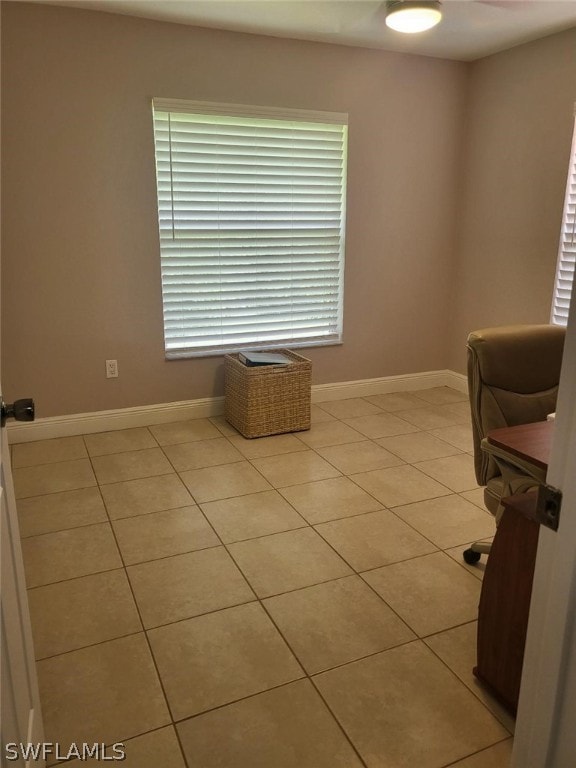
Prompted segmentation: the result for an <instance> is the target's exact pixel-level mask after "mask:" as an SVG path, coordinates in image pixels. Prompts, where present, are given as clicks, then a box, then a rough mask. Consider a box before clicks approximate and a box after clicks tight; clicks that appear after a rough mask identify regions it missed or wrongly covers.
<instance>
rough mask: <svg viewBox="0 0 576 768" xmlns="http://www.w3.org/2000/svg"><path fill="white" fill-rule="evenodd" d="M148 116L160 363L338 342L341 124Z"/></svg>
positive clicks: (233, 112) (304, 115) (180, 105)
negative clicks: (163, 348) (163, 353)
mask: <svg viewBox="0 0 576 768" xmlns="http://www.w3.org/2000/svg"><path fill="white" fill-rule="evenodd" d="M153 111H154V139H155V146H156V176H157V186H158V215H159V228H160V255H161V264H162V294H163V303H164V338H165V346H166V355H167V357H189V356H192V355H206V354H214V353H217V354H221V353H223V352H225V351H231V350H234V349H239V348H241V347H243V348H247V347H248V348H258V347H271V346H279V345H290V346H309V345H313V344H330V343H338V342H339V341H341V336H342V301H343V272H344V220H345V187H346V139H347V125H346V123H347V119H346V115H341V114H332V113H316V112H302V111H300V110H298V111H293V110H290V111H286V110H283V111H280V110H270V109H263V108H262V109H260V108H252V107H241V106H236V105H224V106H220V105H212V104H206V103H198V102H182V101H172V100H170V101H168V100H160V99H154V102H153Z"/></svg>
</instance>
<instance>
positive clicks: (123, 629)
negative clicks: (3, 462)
mask: <svg viewBox="0 0 576 768" xmlns="http://www.w3.org/2000/svg"><path fill="white" fill-rule="evenodd" d="M12 459H13V468H14V469H13V473H14V481H15V488H16V495H17V499H18V511H19V516H20V524H21V534H22V538H23V542H22V543H23V551H24V559H25V567H26V576H27V583H28V588H29V597H30V608H31V614H32V623H33V631H34V639H35V648H36V657H37V660H38V673H39V681H40V690H41V699H42V705H43V710H44V720H45V726H46V738H47V740H49V741H52V742H59V743H60V744H61V745H68V744H69V743H71V742H89V743H92V742H100V743H105V744H108V745H111V744H113V743H115V742H119V741H122V742H124V743H125V747H126V755H127V759H126V761H125V763H124V764H125V765H126V766H127V768H185V767H186V766H187V768H361V766H364V767H365V768H414V766H418V768H444V766H453V767H458V768H504V767H505V766H507V765H508V762H509V758H510V753H511V744H512V737H511V734H512V731H513V721H512V720H511V718H509V717H508V716H507V715H506V714H505V713H504V712H503V711H502V710H501V708H500V707H499V706H498V705H497V704H496V703H495V702H494V701H493V700H492V699H491V698H490V696H489V695H488V694H487V693H486V692H485V691H483V690H482V688H481V687H480V686H479V685H478V684H477V683H476V682H475V680H474V678H473V676H472V673H471V669H472V666H473V664H474V654H475V627H476V625H475V618H476V614H477V604H478V597H479V593H480V586H481V578H482V566H478V567H468V566H465V565H464V563H463V562H462V559H461V552H462V549H463V547H465V546H466V545H467V544H469V543H470V542H471V541H473V540H475V539H479V538H480V539H483V538H489V537H491V536H492V534H493V532H494V521H493V518H492V517H491V516H490V515H489V514H488V513H487V512H486V511H485V510H484V507H483V504H482V491H481V490H480V489H478V488H477V486H476V482H475V478H474V473H473V468H472V443H471V435H470V428H469V426H468V405H467V403H466V399H465V396H464V395H462V394H460V393H458V392H456V391H455V390H451V389H448V388H446V387H440V388H435V389H429V390H424V391H419V392H413V393H405V392H403V393H394V394H386V395H378V396H375V397H368V398H355V399H348V400H340V401H336V402H328V403H322V404H320V405H314V406H313V425H312V429H311V430H310V431H309V432H302V433H298V434H292V435H280V436H276V437H268V438H261V439H259V440H245V439H244V438H243V437H241V436H240V435H238V433H237V432H236V431H235V430H234V429H232V428H231V427H230V426H229V425H228V424H226V422H225V421H224V419H223V418H222V417H217V418H213V419H197V420H193V421H187V422H181V423H170V424H162V425H158V426H152V427H150V428H138V429H128V430H122V431H117V432H108V433H102V434H95V435H86V436H85V437H69V438H61V439H56V440H45V441H42V442H37V443H28V444H19V445H15V446H13V448H12ZM72 764H78V762H77V761H76V762H75V763H74V761H73V763H72Z"/></svg>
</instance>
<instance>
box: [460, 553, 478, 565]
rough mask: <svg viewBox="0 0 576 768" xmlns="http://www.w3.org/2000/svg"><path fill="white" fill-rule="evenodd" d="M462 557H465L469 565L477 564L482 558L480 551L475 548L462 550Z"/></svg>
mask: <svg viewBox="0 0 576 768" xmlns="http://www.w3.org/2000/svg"><path fill="white" fill-rule="evenodd" d="M462 557H463V558H464V562H465V563H468V565H476V563H477V562H478V561H479V560H480V552H474V550H473V549H465V550H464V552H462Z"/></svg>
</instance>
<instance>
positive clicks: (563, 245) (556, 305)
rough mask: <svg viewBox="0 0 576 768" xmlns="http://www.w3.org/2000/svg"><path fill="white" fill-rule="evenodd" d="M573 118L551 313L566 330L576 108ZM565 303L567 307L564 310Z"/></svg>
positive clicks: (575, 223)
mask: <svg viewBox="0 0 576 768" xmlns="http://www.w3.org/2000/svg"><path fill="white" fill-rule="evenodd" d="M574 117H575V120H574V132H573V136H572V146H571V149H570V160H569V163H568V178H567V181H566V192H565V195H564V207H563V210H562V226H561V228H560V242H559V246H558V260H557V262H556V274H555V277H554V289H553V292H552V309H551V312H550V323H551V324H553V325H559V326H562V327H566V326H567V324H568V317H569V314H570V305H571V301H572V297H573V296H574V283H575V275H574V273H575V271H576V104H575V105H574ZM567 273H568V274H570V278H569V279H567V277H566V274H567ZM567 282H569V284H570V288H569V295H568V297H566V296H562V295H561V292H563V293H566V292H567V291H568V288H567V287H566V283H567ZM563 283H564V285H563ZM566 302H567V304H568V306H567V307H566V306H565V304H566Z"/></svg>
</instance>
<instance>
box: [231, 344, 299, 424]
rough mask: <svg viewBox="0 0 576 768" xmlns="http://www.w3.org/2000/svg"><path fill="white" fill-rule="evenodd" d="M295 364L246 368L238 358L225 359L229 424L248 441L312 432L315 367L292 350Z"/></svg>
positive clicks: (284, 352) (280, 350)
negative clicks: (306, 431)
mask: <svg viewBox="0 0 576 768" xmlns="http://www.w3.org/2000/svg"><path fill="white" fill-rule="evenodd" d="M274 351H277V352H281V353H282V354H284V355H286V357H289V358H291V359H292V360H293V361H294V362H292V363H288V364H286V365H258V366H253V367H250V366H246V365H244V364H243V363H241V362H240V361H239V360H238V355H237V354H232V355H226V356H225V358H224V359H225V400H224V414H225V417H226V421H228V422H229V423H230V424H232V426H233V427H236V429H237V430H238V431H239V432H240V433H241V434H242V435H244V437H264V436H265V435H278V434H281V433H284V432H299V431H301V430H303V429H310V386H311V379H312V363H311V362H310V360H307V359H306V358H305V357H301V356H300V355H297V354H296V353H295V352H291V351H290V350H288V349H279V350H274Z"/></svg>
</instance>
